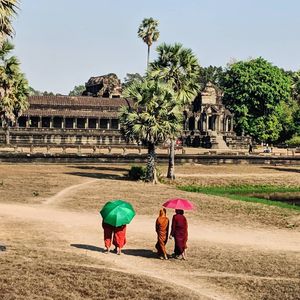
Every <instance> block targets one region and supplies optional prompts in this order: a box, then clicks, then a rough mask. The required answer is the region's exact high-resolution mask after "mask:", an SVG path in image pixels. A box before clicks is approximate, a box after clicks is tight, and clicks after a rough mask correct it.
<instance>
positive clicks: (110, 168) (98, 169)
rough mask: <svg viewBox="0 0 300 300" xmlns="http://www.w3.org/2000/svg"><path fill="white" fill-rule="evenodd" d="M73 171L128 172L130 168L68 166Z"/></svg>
mask: <svg viewBox="0 0 300 300" xmlns="http://www.w3.org/2000/svg"><path fill="white" fill-rule="evenodd" d="M70 167H71V168H74V169H81V170H96V171H114V172H115V171H119V172H128V171H129V169H130V168H126V167H120V166H109V167H108V166H70Z"/></svg>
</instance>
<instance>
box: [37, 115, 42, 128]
mask: <svg viewBox="0 0 300 300" xmlns="http://www.w3.org/2000/svg"><path fill="white" fill-rule="evenodd" d="M38 128H42V117H41V116H39V120H38Z"/></svg>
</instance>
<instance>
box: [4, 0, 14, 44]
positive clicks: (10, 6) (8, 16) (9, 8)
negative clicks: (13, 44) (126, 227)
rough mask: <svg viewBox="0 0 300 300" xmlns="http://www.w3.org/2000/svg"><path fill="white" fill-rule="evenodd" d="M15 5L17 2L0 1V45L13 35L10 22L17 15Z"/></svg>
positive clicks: (9, 0)
mask: <svg viewBox="0 0 300 300" xmlns="http://www.w3.org/2000/svg"><path fill="white" fill-rule="evenodd" d="M17 5H18V0H0V44H2V43H3V42H4V40H5V39H6V38H7V37H8V36H10V37H12V35H13V33H14V30H13V27H12V24H11V22H12V18H13V17H14V16H15V15H16V13H17V9H18V6H17Z"/></svg>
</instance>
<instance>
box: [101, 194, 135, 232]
mask: <svg viewBox="0 0 300 300" xmlns="http://www.w3.org/2000/svg"><path fill="white" fill-rule="evenodd" d="M100 214H101V216H102V218H103V221H104V223H107V224H110V225H112V226H116V227H118V226H122V225H125V224H129V223H130V222H131V220H132V219H133V217H134V216H135V211H134V209H133V207H132V205H131V204H130V203H128V202H125V201H123V200H113V201H109V202H107V203H106V204H105V205H104V206H103V208H102V209H101V211H100Z"/></svg>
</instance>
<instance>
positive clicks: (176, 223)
mask: <svg viewBox="0 0 300 300" xmlns="http://www.w3.org/2000/svg"><path fill="white" fill-rule="evenodd" d="M163 206H164V207H167V208H174V209H175V213H176V214H175V215H174V216H173V218H172V225H171V234H170V239H172V238H173V237H174V240H175V248H174V255H175V258H180V256H181V258H182V259H186V249H187V240H188V223H187V220H186V217H185V216H184V215H183V214H184V210H193V209H194V208H195V207H194V205H193V203H192V202H190V201H189V200H186V199H182V198H174V199H170V200H168V201H167V202H165V203H164V204H163Z"/></svg>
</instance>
